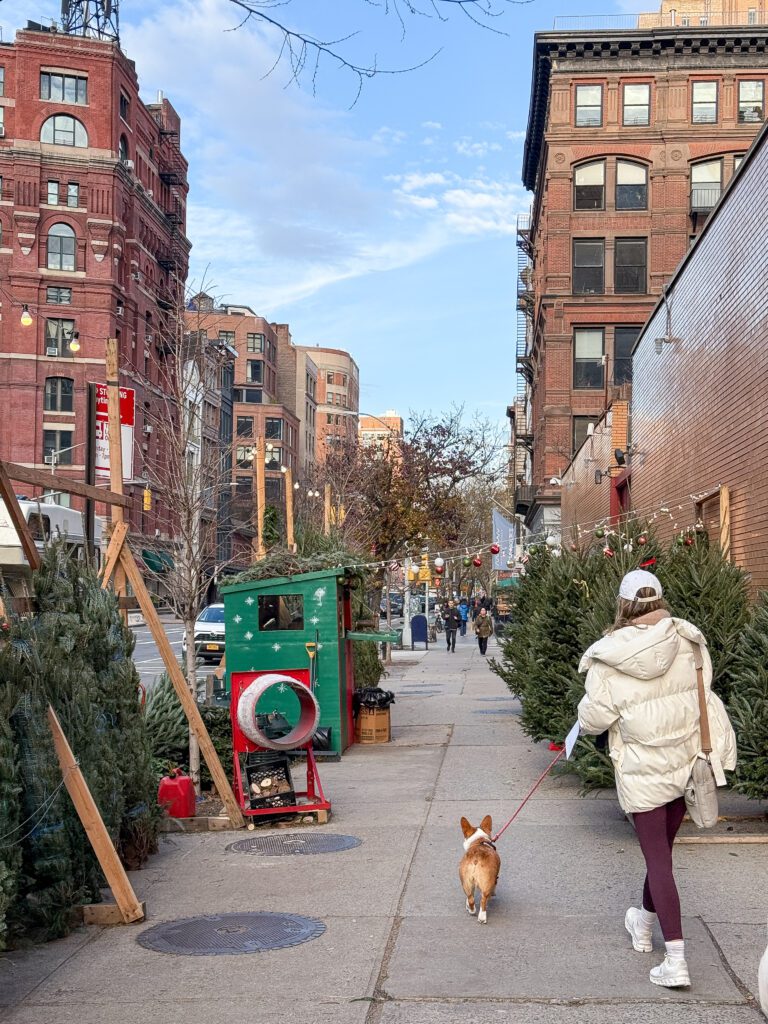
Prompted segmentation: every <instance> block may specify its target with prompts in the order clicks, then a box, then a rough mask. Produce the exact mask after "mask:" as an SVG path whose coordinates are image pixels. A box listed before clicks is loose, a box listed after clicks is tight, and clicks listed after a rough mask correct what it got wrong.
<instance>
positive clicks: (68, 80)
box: [40, 71, 88, 106]
mask: <svg viewBox="0 0 768 1024" xmlns="http://www.w3.org/2000/svg"><path fill="white" fill-rule="evenodd" d="M40 99H41V100H52V101H54V102H56V103H77V104H79V105H80V106H85V104H86V103H87V102H88V79H87V78H85V77H83V76H82V75H63V74H59V73H57V72H53V71H41V72H40Z"/></svg>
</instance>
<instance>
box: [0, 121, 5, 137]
mask: <svg viewBox="0 0 768 1024" xmlns="http://www.w3.org/2000/svg"><path fill="white" fill-rule="evenodd" d="M4 138H5V125H3V124H0V139H4Z"/></svg>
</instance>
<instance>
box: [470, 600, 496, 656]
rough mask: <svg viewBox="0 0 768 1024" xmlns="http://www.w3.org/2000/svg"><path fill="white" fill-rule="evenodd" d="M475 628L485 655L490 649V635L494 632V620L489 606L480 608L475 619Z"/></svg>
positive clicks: (481, 650)
mask: <svg viewBox="0 0 768 1024" xmlns="http://www.w3.org/2000/svg"><path fill="white" fill-rule="evenodd" d="M474 630H475V635H476V636H477V643H478V646H479V647H480V653H481V654H482V655H485V654H486V652H487V650H488V637H489V636H490V635H491V633H492V632H493V622H492V620H491V617H490V615H489V614H488V609H487V608H481V609H480V611H479V613H478V616H477V618H476V619H475V625H474Z"/></svg>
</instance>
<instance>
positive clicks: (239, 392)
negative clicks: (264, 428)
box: [232, 388, 264, 405]
mask: <svg viewBox="0 0 768 1024" xmlns="http://www.w3.org/2000/svg"><path fill="white" fill-rule="evenodd" d="M263 400H264V392H263V391H262V390H261V388H235V390H234V393H233V395H232V401H233V402H242V403H243V404H244V405H261V403H262V402H263Z"/></svg>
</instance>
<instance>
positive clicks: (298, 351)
mask: <svg viewBox="0 0 768 1024" xmlns="http://www.w3.org/2000/svg"><path fill="white" fill-rule="evenodd" d="M275 327H276V330H277V336H278V342H279V343H278V346H277V391H278V397H279V399H280V401H281V402H282V403H283V405H285V406H287V407H288V408H289V409H293V411H294V412H295V413H296V415H297V416H298V417H299V420H300V421H301V425H300V427H299V459H298V469H299V472H300V473H302V474H305V475H307V476H311V475H312V467H313V466H314V463H315V459H316V453H317V382H318V378H319V375H320V371H319V370H318V368H317V366H316V365H315V362H314V360H313V359H312V356H311V355H310V351H309V349H306V348H300V347H299V346H298V345H294V343H293V341H292V339H291V332H290V330H289V328H288V325H287V324H276V325H275Z"/></svg>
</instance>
